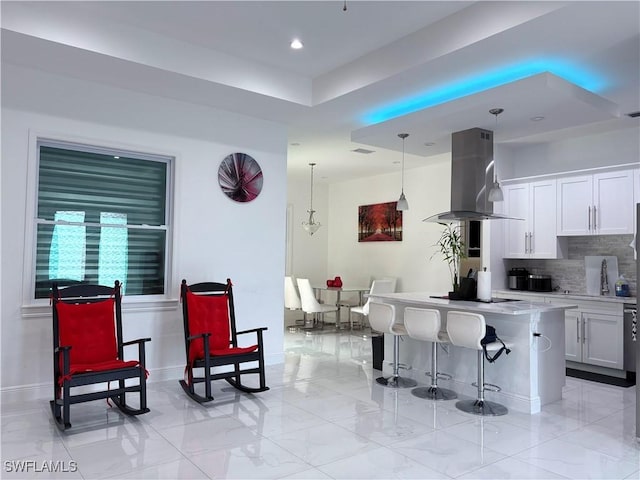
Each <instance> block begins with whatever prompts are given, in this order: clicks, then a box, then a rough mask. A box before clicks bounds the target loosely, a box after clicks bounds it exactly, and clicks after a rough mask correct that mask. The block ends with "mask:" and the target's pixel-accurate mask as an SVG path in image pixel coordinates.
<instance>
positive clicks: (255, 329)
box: [236, 327, 269, 335]
mask: <svg viewBox="0 0 640 480" xmlns="http://www.w3.org/2000/svg"><path fill="white" fill-rule="evenodd" d="M264 330H269V328H268V327H260V328H252V329H251V330H243V331H241V332H236V335H242V334H243V333H253V332H262V331H264Z"/></svg>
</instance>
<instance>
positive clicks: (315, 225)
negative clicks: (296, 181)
mask: <svg viewBox="0 0 640 480" xmlns="http://www.w3.org/2000/svg"><path fill="white" fill-rule="evenodd" d="M309 165H310V166H311V195H310V198H311V200H310V202H309V210H307V212H309V220H308V221H306V222H302V228H304V229H305V230H306V231H307V232H308V233H309V235H313V234H314V233H316V232H317V231H318V229H319V228H320V227H321V225H320V222H316V221H315V220H314V218H313V214H314V213H316V211H315V210H314V209H313V167H315V165H316V164H315V163H310V164H309Z"/></svg>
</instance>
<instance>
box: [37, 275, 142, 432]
mask: <svg viewBox="0 0 640 480" xmlns="http://www.w3.org/2000/svg"><path fill="white" fill-rule="evenodd" d="M52 305H53V392H54V399H53V400H52V401H50V402H49V403H50V404H51V412H52V413H53V418H54V419H55V421H56V424H57V425H58V427H59V428H60V429H62V430H66V429H67V428H70V427H71V421H70V407H71V405H72V404H75V403H81V402H88V401H92V400H98V399H101V398H106V399H111V401H113V403H114V404H115V405H116V406H117V407H118V408H119V409H120V410H122V412H124V413H126V414H127V415H140V414H142V413H147V412H149V409H148V408H147V393H146V391H147V390H146V378H147V371H146V369H145V348H144V347H145V342H149V341H151V339H150V338H144V339H138V340H134V341H131V342H123V341H122V309H121V297H120V282H118V281H116V282H115V287H106V286H102V285H88V284H79V285H72V286H69V287H66V288H62V289H58V286H57V284H54V285H53V288H52ZM134 344H137V345H138V360H129V361H125V360H123V350H124V347H125V346H127V345H134ZM131 378H137V379H138V382H137V385H126V384H125V380H127V379H131ZM112 381H117V382H118V387H117V388H110V386H111V382H112ZM99 383H106V388H105V389H103V390H100V391H95V392H89V393H79V394H74V395H72V394H71V389H72V388H73V387H79V386H82V385H92V384H99ZM129 393H139V395H140V403H139V408H132V407H130V406H129V405H128V404H127V402H126V399H125V398H126V395H127V394H129Z"/></svg>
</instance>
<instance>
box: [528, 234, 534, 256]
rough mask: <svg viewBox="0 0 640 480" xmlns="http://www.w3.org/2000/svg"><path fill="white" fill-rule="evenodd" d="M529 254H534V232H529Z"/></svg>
mask: <svg viewBox="0 0 640 480" xmlns="http://www.w3.org/2000/svg"><path fill="white" fill-rule="evenodd" d="M529 253H533V232H529Z"/></svg>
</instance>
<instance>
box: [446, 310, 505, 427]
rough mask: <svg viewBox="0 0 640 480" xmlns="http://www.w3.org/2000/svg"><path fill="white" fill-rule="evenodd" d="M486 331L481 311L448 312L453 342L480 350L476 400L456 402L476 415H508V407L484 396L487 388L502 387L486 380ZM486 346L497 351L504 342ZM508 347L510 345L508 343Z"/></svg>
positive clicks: (450, 337)
mask: <svg viewBox="0 0 640 480" xmlns="http://www.w3.org/2000/svg"><path fill="white" fill-rule="evenodd" d="M486 331H487V324H486V322H485V319H484V316H483V315H480V314H479V313H471V312H456V311H450V312H447V334H448V335H449V339H450V341H451V344H452V345H455V346H458V347H465V348H470V349H472V350H477V352H478V377H477V378H478V380H477V382H476V383H475V384H474V385H475V386H476V387H477V388H478V396H477V398H476V399H474V400H459V401H458V402H456V408H457V409H458V410H462V411H463V412H467V413H472V414H474V415H482V416H500V415H506V414H507V413H508V410H507V407H505V406H504V405H501V404H500V403H496V402H491V401H489V400H485V398H484V392H485V390H489V391H495V392H499V391H500V387H498V386H497V385H492V384H487V383H485V382H484V350H483V349H482V344H481V343H480V341H481V340H482V339H483V338H484V336H485V334H486ZM486 347H487V352H496V351H498V350H499V349H500V348H501V347H502V344H501V343H500V342H491V343H489V344H487V345H486ZM507 347H509V346H508V345H507ZM507 353H508V352H507ZM487 387H489V388H487Z"/></svg>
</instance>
